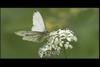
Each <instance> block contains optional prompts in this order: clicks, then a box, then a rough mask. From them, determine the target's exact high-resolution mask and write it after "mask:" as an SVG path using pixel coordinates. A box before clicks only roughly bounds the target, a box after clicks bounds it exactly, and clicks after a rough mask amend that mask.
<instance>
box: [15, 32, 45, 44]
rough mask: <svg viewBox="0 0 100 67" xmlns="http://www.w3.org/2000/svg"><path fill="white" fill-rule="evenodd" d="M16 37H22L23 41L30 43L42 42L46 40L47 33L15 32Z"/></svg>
mask: <svg viewBox="0 0 100 67" xmlns="http://www.w3.org/2000/svg"><path fill="white" fill-rule="evenodd" d="M15 33H16V34H17V35H18V36H22V37H23V38H22V39H23V40H27V41H32V42H38V43H39V42H43V41H44V40H45V39H46V38H47V33H44V32H43V33H42V32H33V31H19V32H15Z"/></svg>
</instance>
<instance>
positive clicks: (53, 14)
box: [1, 8, 99, 58]
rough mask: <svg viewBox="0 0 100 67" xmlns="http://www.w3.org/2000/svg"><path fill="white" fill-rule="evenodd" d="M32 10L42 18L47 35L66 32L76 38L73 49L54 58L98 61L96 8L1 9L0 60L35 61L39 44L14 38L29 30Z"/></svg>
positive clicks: (97, 18) (97, 10) (97, 9)
mask: <svg viewBox="0 0 100 67" xmlns="http://www.w3.org/2000/svg"><path fill="white" fill-rule="evenodd" d="M34 9H37V10H38V11H39V12H40V13H41V14H42V16H43V19H44V22H45V24H46V27H47V29H48V31H49V32H50V31H53V30H57V29H59V28H62V29H63V28H69V29H71V30H73V31H74V32H75V34H76V36H77V38H78V41H77V42H75V43H73V46H74V48H73V49H71V50H70V49H69V50H66V51H64V53H63V54H61V55H59V56H55V57H54V58H99V8H1V58H39V56H38V49H39V48H40V47H41V46H42V45H43V43H40V44H38V43H34V42H29V41H24V40H22V38H21V37H19V36H17V35H15V34H14V32H16V31H21V30H31V27H32V15H33V11H34ZM51 58H52V57H51Z"/></svg>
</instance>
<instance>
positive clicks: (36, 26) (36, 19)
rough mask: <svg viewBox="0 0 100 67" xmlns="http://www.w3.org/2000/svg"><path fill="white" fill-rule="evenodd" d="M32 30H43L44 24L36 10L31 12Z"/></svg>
mask: <svg viewBox="0 0 100 67" xmlns="http://www.w3.org/2000/svg"><path fill="white" fill-rule="evenodd" d="M32 31H39V32H44V31H45V25H44V21H43V18H42V16H41V14H40V13H39V12H38V11H35V12H34V14H33V27H32Z"/></svg>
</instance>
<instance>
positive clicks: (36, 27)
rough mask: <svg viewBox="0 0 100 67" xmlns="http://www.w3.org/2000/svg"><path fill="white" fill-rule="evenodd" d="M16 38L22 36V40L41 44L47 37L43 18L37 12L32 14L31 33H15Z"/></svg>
mask: <svg viewBox="0 0 100 67" xmlns="http://www.w3.org/2000/svg"><path fill="white" fill-rule="evenodd" d="M15 34H17V35H18V36H22V37H23V40H27V41H33V42H43V41H44V40H45V39H46V38H47V35H48V32H47V30H46V28H45V25H44V21H43V18H42V16H41V14H40V13H39V12H38V11H35V12H34V14H33V27H32V29H31V31H18V32H15Z"/></svg>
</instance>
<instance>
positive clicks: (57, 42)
mask: <svg viewBox="0 0 100 67" xmlns="http://www.w3.org/2000/svg"><path fill="white" fill-rule="evenodd" d="M72 41H75V42H76V41H77V37H76V36H75V35H74V33H73V32H72V31H71V30H69V29H65V30H61V29H59V30H57V31H53V32H51V33H49V38H48V41H47V43H46V45H44V46H43V47H41V48H40V49H39V56H40V57H41V58H42V57H45V56H51V55H59V54H60V52H61V50H62V49H63V48H65V49H68V48H71V49H72V48H73V46H72V45H71V44H70V42H72Z"/></svg>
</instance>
